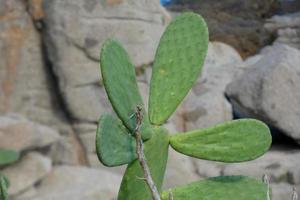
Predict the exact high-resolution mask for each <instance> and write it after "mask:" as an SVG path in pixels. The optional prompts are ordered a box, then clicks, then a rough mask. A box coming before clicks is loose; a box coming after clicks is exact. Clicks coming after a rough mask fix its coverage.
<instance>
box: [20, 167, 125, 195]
mask: <svg viewBox="0 0 300 200" xmlns="http://www.w3.org/2000/svg"><path fill="white" fill-rule="evenodd" d="M120 183H121V176H119V175H116V174H112V173H110V172H106V171H102V170H96V169H89V168H86V167H67V166H64V167H56V168H54V170H53V171H52V172H51V174H49V176H48V177H47V178H46V179H44V180H43V181H42V182H41V184H40V186H39V187H38V188H37V194H36V195H35V196H33V197H31V198H29V199H30V200H53V199H72V200H99V199H108V200H112V199H115V198H116V196H117V192H118V185H120ZM29 199H28V200H29ZM24 200H27V199H24Z"/></svg>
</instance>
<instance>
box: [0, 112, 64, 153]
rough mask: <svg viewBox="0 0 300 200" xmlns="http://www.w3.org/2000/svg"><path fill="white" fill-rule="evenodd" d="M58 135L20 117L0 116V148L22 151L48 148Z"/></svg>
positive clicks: (54, 131) (11, 115)
mask: <svg viewBox="0 0 300 200" xmlns="http://www.w3.org/2000/svg"><path fill="white" fill-rule="evenodd" d="M59 137H60V136H59V133H58V132H57V131H56V130H54V129H52V128H49V127H47V126H43V125H40V124H37V123H34V122H32V121H29V120H27V119H25V118H23V117H21V116H20V115H16V114H7V115H4V116H0V148H7V149H14V150H16V151H24V150H28V149H37V148H42V147H45V146H49V145H51V144H53V143H54V142H56V141H57V140H58V139H59Z"/></svg>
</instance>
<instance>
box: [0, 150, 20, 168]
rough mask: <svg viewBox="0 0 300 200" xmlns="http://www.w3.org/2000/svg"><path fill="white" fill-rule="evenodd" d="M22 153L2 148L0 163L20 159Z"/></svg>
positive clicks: (5, 163) (3, 163)
mask: <svg viewBox="0 0 300 200" xmlns="http://www.w3.org/2000/svg"><path fill="white" fill-rule="evenodd" d="M19 157H20V155H19V153H18V152H16V151H14V150H6V149H0V165H7V164H10V163H13V162H15V161H17V160H18V159H19Z"/></svg>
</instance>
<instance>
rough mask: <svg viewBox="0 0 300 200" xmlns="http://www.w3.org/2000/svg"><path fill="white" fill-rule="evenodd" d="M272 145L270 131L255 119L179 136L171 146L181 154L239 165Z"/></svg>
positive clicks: (174, 137) (171, 141)
mask: <svg viewBox="0 0 300 200" xmlns="http://www.w3.org/2000/svg"><path fill="white" fill-rule="evenodd" d="M271 142H272V138H271V134H270V130H269V128H268V127H267V126H266V125H265V124H264V123H262V122H260V121H258V120H254V119H241V120H233V121H229V122H225V123H223V124H220V125H217V126H214V127H211V128H207V129H200V130H194V131H191V132H187V133H179V134H176V135H174V136H171V139H170V144H171V146H172V147H173V148H174V149H175V150H176V151H178V152H181V153H183V154H186V155H189V156H192V157H196V158H200V159H205V160H215V161H221V162H242V161H248V160H253V159H255V158H257V157H259V156H261V155H263V154H264V153H265V152H266V151H267V150H268V149H269V147H270V145H271Z"/></svg>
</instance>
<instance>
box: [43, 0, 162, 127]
mask: <svg viewBox="0 0 300 200" xmlns="http://www.w3.org/2000/svg"><path fill="white" fill-rule="evenodd" d="M44 11H45V17H44V22H45V27H46V29H45V37H44V39H45V42H46V47H47V53H48V57H49V59H50V62H51V63H52V65H53V69H54V71H55V73H56V76H57V78H58V82H59V86H60V90H61V93H62V95H63V100H64V102H65V104H66V106H67V109H68V110H69V113H70V115H71V117H72V118H73V119H76V120H81V121H84V122H95V121H97V120H98V118H99V115H100V114H101V113H103V112H104V111H109V104H108V102H107V97H106V94H105V92H104V89H103V87H101V86H100V85H99V80H100V70H99V49H100V47H101V46H102V44H103V43H104V41H105V40H106V39H107V38H112V37H113V38H116V39H118V40H119V41H120V42H121V43H122V44H123V45H124V47H125V48H126V49H127V51H128V53H129V55H130V57H131V58H132V60H133V63H134V64H135V65H136V66H141V65H143V64H148V63H150V62H152V61H153V57H154V53H155V49H156V47H157V44H158V41H159V38H160V36H161V34H162V32H163V30H164V27H165V21H166V17H167V16H166V12H165V11H164V10H163V8H162V7H160V5H159V2H158V1H157V0H151V1H133V0H106V1H97V0H85V1H82V0H75V1H74V0H66V1H60V0H53V1H44ZM141 49H142V51H141Z"/></svg>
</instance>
